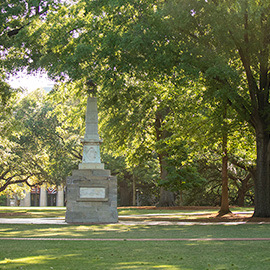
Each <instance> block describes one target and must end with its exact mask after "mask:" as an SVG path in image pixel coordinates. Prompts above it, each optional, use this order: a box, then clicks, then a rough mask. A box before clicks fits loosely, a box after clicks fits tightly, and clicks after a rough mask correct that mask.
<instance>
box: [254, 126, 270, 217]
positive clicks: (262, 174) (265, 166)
mask: <svg viewBox="0 0 270 270" xmlns="http://www.w3.org/2000/svg"><path fill="white" fill-rule="evenodd" d="M265 130H266V129H261V130H259V131H258V130H256V143H257V168H256V174H255V211H254V215H253V216H254V217H270V176H269V173H270V170H269V165H270V163H269V161H270V138H269V133H268V132H266V131H265Z"/></svg>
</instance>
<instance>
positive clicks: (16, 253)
mask: <svg viewBox="0 0 270 270" xmlns="http://www.w3.org/2000/svg"><path fill="white" fill-rule="evenodd" d="M212 210H213V209H212ZM233 210H234V211H246V210H247V209H244V210H243V209H237V210H235V209H233ZM248 210H252V209H248ZM5 211H6V212H5ZM20 211H26V212H27V213H28V214H27V215H28V217H63V216H64V212H65V209H64V208H59V209H58V208H57V209H55V208H43V209H40V208H29V209H26V208H23V209H22V208H17V209H15V208H0V213H8V214H11V215H12V217H14V216H16V215H18V216H19V215H22V216H24V215H26V214H22V213H23V212H20ZM157 211H159V210H145V209H144V210H138V209H121V210H120V211H119V212H120V215H121V214H122V215H139V214H157V215H158V213H162V214H164V213H180V212H181V213H184V212H182V211H180V212H179V210H177V211H176V212H171V211H168V210H166V211H165V210H162V211H159V212H157ZM188 212H189V213H190V212H192V211H188ZM195 212H197V211H195ZM269 231H270V224H242V225H217V224H216V225H186V226H177V225H173V226H172V225H170V226H147V225H132V226H128V225H121V224H111V225H36V224H17V225H14V224H0V237H3V238H12V237H19V238H25V237H34V238H40V237H42V238H46V237H47V238H102V239H110V238H118V239H143V238H150V239H155V238H186V239H188V238H199V239H202V238H267V237H270V234H269ZM269 251H270V241H203V240H201V241H192V242H190V241H155V240H154V241H102V242H101V241H84V240H81V241H61V240H58V241H57V240H56V241H51V240H45V241H40V240H35V241H34V240H30V241H27V240H8V239H4V240H0V269H28V270H34V269H38V270H40V269H41V270H43V269H59V270H61V269H72V270H73V269H80V270H81V269H82V270H83V269H91V270H93V269H94V270H95V269H101V270H106V269H135V270H137V269H142V270H144V269H170V270H176V269H181V270H182V269H184V270H187V269H205V270H206V269H209V270H214V269H254V270H256V269H260V270H261V269H262V270H264V269H269V264H270V255H269V254H270V253H269Z"/></svg>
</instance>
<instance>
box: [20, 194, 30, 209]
mask: <svg viewBox="0 0 270 270" xmlns="http://www.w3.org/2000/svg"><path fill="white" fill-rule="evenodd" d="M24 193H25V197H24V198H23V199H22V200H21V206H23V207H29V206H31V192H30V190H25V191H24Z"/></svg>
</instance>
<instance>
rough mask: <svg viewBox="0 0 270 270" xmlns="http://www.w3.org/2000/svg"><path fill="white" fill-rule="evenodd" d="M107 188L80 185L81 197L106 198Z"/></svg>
mask: <svg viewBox="0 0 270 270" xmlns="http://www.w3.org/2000/svg"><path fill="white" fill-rule="evenodd" d="M105 197H106V192H105V188H91V187H80V198H81V199H105Z"/></svg>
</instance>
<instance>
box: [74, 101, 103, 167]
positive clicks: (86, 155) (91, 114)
mask: <svg viewBox="0 0 270 270" xmlns="http://www.w3.org/2000/svg"><path fill="white" fill-rule="evenodd" d="M81 141H82V144H83V158H82V163H80V164H79V169H102V170H103V169H104V164H103V163H101V161H100V144H101V142H102V141H101V140H100V138H99V134H98V110H97V98H95V97H88V99H87V108H86V114H85V135H84V138H83V139H82V140H81Z"/></svg>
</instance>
